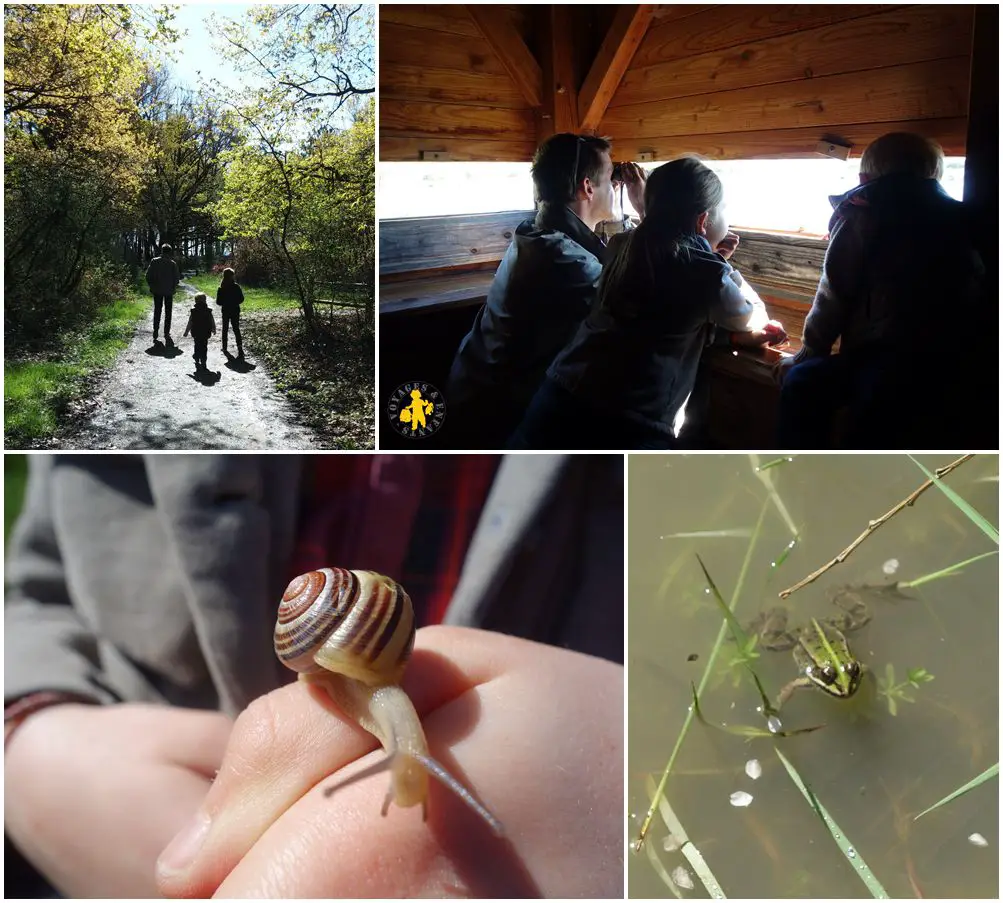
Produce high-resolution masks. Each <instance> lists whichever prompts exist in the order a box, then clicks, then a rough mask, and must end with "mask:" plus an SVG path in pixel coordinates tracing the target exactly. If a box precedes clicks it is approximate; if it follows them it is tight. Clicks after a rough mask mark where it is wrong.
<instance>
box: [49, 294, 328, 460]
mask: <svg viewBox="0 0 1003 903" xmlns="http://www.w3.org/2000/svg"><path fill="white" fill-rule="evenodd" d="M195 292H196V289H195V287H194V286H192V285H190V284H188V283H185V282H182V283H181V285H180V287H179V291H178V292H177V294H175V296H174V310H173V316H172V323H171V336H172V337H173V339H174V341H175V343H176V344H177V348H176V349H174V350H173V351H172V352H171V356H168V355H167V353H166V352H165V349H164V348H163V346H161V347H160V348H159V349H157V348H155V347H154V345H153V313H152V311H153V301H152V299H149V301H148V305H147V312H146V314H145V315H144V317H143V319H142V320H141V321H140V322H139V324H138V326H137V328H136V333H135V335H134V336H133V337H132V341H131V342H130V343H129V346H128V347H127V348H126V349H125V350H124V351H123V352H122V354H121V356H120V357H119V359H118V361H117V363H116V364H115V366H114V367H113V368H112V369H111V370H110V371H109V372H108V374H107V375H106V376H105V378H104V379H103V380H102V381H101V383H100V385H99V386H98V388H97V396H96V398H95V399H94V400H93V402H92V403H91V404H89V405H88V412H87V414H86V415H85V416H84V418H83V422H82V424H81V426H80V427H79V428H78V429H77V430H76V431H74V433H73V434H72V435H71V436H69V437H68V438H67V439H65V440H63V441H62V442H61V443H60V445H61V446H62V447H63V448H86V449H190V450H197V449H212V450H216V449H287V450H298V449H308V448H313V447H315V441H314V438H313V435H312V434H311V432H310V431H309V430H308V429H307V428H306V427H305V426H302V425H300V424H299V423H298V422H297V420H296V415H295V413H294V411H293V409H292V408H291V407H290V405H289V404H288V403H287V402H286V400H285V399H284V398H283V397H282V395H281V393H280V392H279V391H278V390H277V389H276V388H275V385H274V384H273V383H272V380H271V377H269V375H268V373H267V372H266V370H265V368H264V365H263V364H261V363H259V362H258V361H257V360H256V359H255V356H254V349H253V348H250V347H245V349H244V353H245V355H246V356H247V362H246V364H243V365H241V364H238V363H237V362H236V361H230V362H228V361H227V359H226V358H225V357H224V356H223V352H222V349H221V347H220V342H221V340H220V332H221V330H222V325H223V324H222V320H221V318H220V314H219V309H218V308H216V307H213V314H214V316H215V317H216V335H214V336H213V337H212V338H211V339H210V340H209V354H208V365H209V369H210V371H212V372H211V373H210V374H209V375H208V376H206V375H204V374H203V375H200V377H199V378H198V379H196V377H195V362H194V360H193V359H192V352H193V351H194V349H195V346H194V344H193V342H192V338H191V336H188V337H187V338H182V333H183V332H184V331H185V325H186V324H187V322H188V312H189V311H190V310H191V306H192V297H193V296H194V295H195ZM210 303H211V302H210ZM229 347H230V351H231V352H235V351H236V343H235V342H234V340H233V336H232V335H231V336H229Z"/></svg>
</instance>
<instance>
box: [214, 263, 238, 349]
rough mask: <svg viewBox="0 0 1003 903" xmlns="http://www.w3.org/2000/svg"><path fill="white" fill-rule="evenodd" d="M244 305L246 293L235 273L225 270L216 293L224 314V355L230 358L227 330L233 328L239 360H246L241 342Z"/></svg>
mask: <svg viewBox="0 0 1003 903" xmlns="http://www.w3.org/2000/svg"><path fill="white" fill-rule="evenodd" d="M243 303H244V292H243V290H242V289H241V287H240V286H239V285H238V284H237V280H236V278H235V275H234V272H233V270H232V269H230V267H227V268H226V269H225V270H223V281H222V282H221V283H220V286H219V289H218V290H217V291H216V304H217V305H218V306H219V307H220V308H221V309H222V314H223V354H226V355H227V357H229V354H228V352H227V350H226V328H227V326H231V325H232V326H233V337H234V338H235V339H236V340H237V358H238V359H239V360H243V359H244V346H243V344H241V341H240V305H241V304H243Z"/></svg>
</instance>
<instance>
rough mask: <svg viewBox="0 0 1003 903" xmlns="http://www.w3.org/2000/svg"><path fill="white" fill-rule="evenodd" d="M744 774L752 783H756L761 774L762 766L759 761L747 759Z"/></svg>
mask: <svg viewBox="0 0 1003 903" xmlns="http://www.w3.org/2000/svg"><path fill="white" fill-rule="evenodd" d="M745 773H746V774H747V775H748V776H749V777H750V778H752V780H754V781H758V780H759V777H760V775H761V774H762V773H763V766H762V765H760V764H759V759H749V761H748V762H746V763H745Z"/></svg>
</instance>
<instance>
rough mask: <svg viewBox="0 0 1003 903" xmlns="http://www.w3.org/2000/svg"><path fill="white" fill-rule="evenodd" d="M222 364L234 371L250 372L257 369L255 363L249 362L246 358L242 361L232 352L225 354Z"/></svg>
mask: <svg viewBox="0 0 1003 903" xmlns="http://www.w3.org/2000/svg"><path fill="white" fill-rule="evenodd" d="M224 366H225V367H226V369H227V370H232V371H233V372H234V373H250V372H251V371H252V370H257V369H258V366H257V364H251V363H249V362H248V361H246V360H245V361H242V360H241V359H240V358H237V357H234V356H233V355H232V354H228V355H227V356H226V364H225V365H224Z"/></svg>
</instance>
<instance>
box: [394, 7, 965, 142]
mask: <svg viewBox="0 0 1003 903" xmlns="http://www.w3.org/2000/svg"><path fill="white" fill-rule="evenodd" d="M973 17H974V7H973V6H961V5H957V6H918V5H915V6H829V5H812V4H804V5H786V6H779V5H771V6H743V5H734V6H698V5H678V6H673V5H665V6H657V5H656V6H653V5H625V6H592V5H573V6H547V5H543V6H474V5H471V6H462V5H458V6H381V7H380V159H381V160H418V159H421V154H422V153H423V152H439V153H442V154H446V155H447V157H448V159H451V160H506V161H520V160H530V159H532V155H533V150H534V149H535V147H536V145H537V144H538V143H539V142H540V141H541V140H542V139H544V138H546V137H547V136H548V135H550V134H552V133H553V132H554V131H565V130H569V131H571V130H594V131H596V132H597V133H598V134H601V135H607V136H610V137H612V139H613V140H614V149H615V152H616V156H617V157H618V158H620V159H636V158H637V156H638V155H639V154H640V153H642V152H649V153H653V154H654V159H656V160H665V159H669V158H671V157H673V156H677V155H679V154H682V153H688V152H696V153H700V154H703V155H705V156H707V157H710V158H713V159H729V158H743V159H748V158H755V157H785V156H808V157H810V156H813V155H814V152H815V146H816V144H817V143H818V141H820V140H823V139H836V140H839V141H841V142H842V143H846V144H851V145H852V146H853V152H854V153H857V154H859V153H860V151H861V150H862V149H863V147H864V146H865V145H866V144H867V143H868V142H869V141H872V140H873V139H874V138H876V137H878V136H879V135H881V134H883V133H884V132H889V131H895V130H897V129H907V130H911V131H918V132H921V133H923V134H926V135H928V136H930V137H932V138H935V139H936V140H938V141H939V142H940V143H941V144H942V145H943V147H944V150H945V151H946V152H947V153H948V154H949V155H963V154H964V152H965V134H966V117H967V111H968V96H969V84H968V81H969V71H970V66H971V47H972V24H973Z"/></svg>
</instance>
